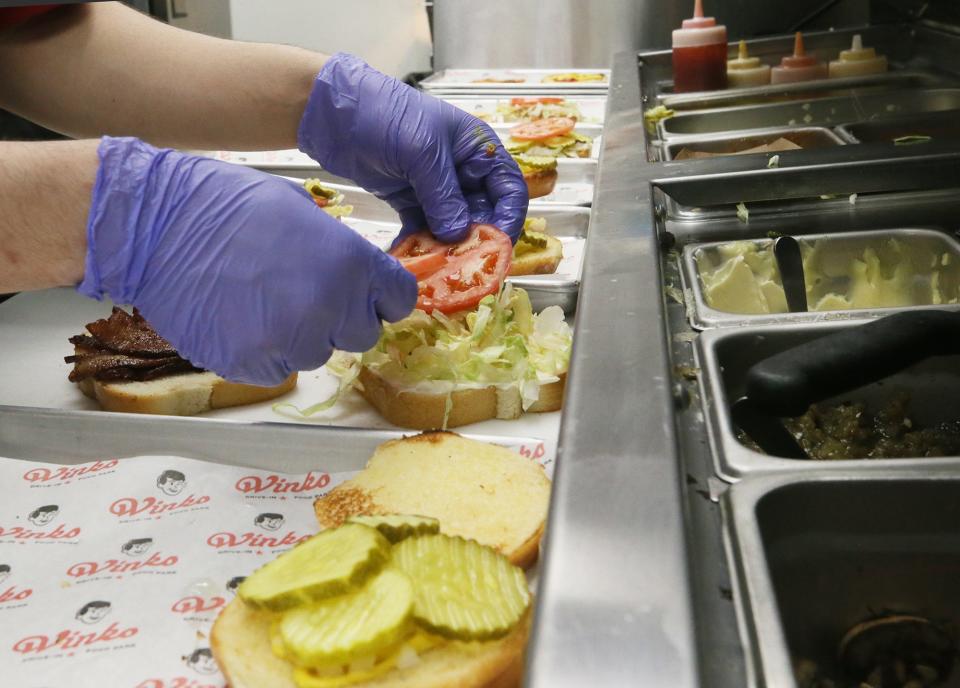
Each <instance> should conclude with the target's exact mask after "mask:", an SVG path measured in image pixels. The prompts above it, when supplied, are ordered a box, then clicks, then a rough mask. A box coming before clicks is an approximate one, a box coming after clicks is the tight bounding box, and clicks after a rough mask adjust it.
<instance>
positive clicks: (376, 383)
mask: <svg viewBox="0 0 960 688" xmlns="http://www.w3.org/2000/svg"><path fill="white" fill-rule="evenodd" d="M566 379H567V376H566V373H564V374H563V375H561V376H560V379H559V380H558V381H557V382H552V383H550V384H547V385H543V386H542V387H541V388H540V398H539V399H538V400H537V401H536V402H535V403H534V404H533V406H531V407H530V408H528V409H527V411H526V412H527V413H545V412H547V411H557V410H559V408H560V407H561V406H562V405H563V392H564V387H565V386H566ZM358 380H359V381H360V385H362V386H358V387H357V391H358V392H360V394H361V395H362V396H363V398H364V399H366V400H367V401H368V402H370V404H371V405H372V406H373V407H374V408H375V409H377V411H379V412H380V415H381V416H383V417H384V418H386V419H387V420H388V421H389V422H391V423H393V424H394V425H398V426H400V427H401V428H412V429H414V430H439V429H446V428H456V427H460V426H461V425H467V424H469V423H479V422H480V421H484V420H490V419H492V418H501V419H504V420H512V419H515V418H519V417H520V416H521V415H522V414H523V413H524V411H523V404H522V400H521V397H520V391H519V390H518V389H516V388H508V389H499V388H497V387H494V386H490V387H480V388H477V389H461V390H456V391H454V392H452V393H451V394H449V395H447V394H426V393H423V392H412V391H409V390H405V389H403V388H401V387H398V386H396V385H394V384H392V383H391V382H390V381H389V380H386V379H384V378H383V377H382V376H381V375H379V374H378V373H376V372H375V371H373V370H371V369H370V368H367V367H366V366H364V367H363V368H362V369H361V370H360V375H359V377H358ZM448 398H449V401H450V409H449V412H448V411H447V400H448Z"/></svg>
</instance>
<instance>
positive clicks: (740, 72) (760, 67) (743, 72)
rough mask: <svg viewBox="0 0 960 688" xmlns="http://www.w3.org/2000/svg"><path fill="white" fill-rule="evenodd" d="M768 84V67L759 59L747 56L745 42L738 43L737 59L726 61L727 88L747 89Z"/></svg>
mask: <svg viewBox="0 0 960 688" xmlns="http://www.w3.org/2000/svg"><path fill="white" fill-rule="evenodd" d="M769 83H770V66H769V65H765V64H763V63H762V62H760V58H759V57H750V56H749V55H748V54H747V42H746V41H740V47H739V48H738V54H737V57H736V58H735V59H733V60H727V87H728V88H747V87H748V86H766V85H767V84H769Z"/></svg>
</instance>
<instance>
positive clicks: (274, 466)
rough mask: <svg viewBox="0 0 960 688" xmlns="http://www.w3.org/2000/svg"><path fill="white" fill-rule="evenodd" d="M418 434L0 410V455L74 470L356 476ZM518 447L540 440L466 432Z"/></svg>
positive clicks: (132, 415) (165, 417)
mask: <svg viewBox="0 0 960 688" xmlns="http://www.w3.org/2000/svg"><path fill="white" fill-rule="evenodd" d="M414 434H416V431H413V430H409V431H405V432H401V431H395V430H393V431H391V430H368V429H358V428H335V427H321V428H318V427H310V426H307V425H300V424H296V423H240V422H236V421H225V420H211V419H207V418H173V417H169V416H143V415H136V414H125V413H104V412H86V411H73V412H71V411H62V410H52V409H37V408H25V407H21V408H17V407H9V406H6V407H0V456H3V457H7V458H13V459H23V460H32V461H43V462H47V463H61V464H77V463H83V462H85V461H93V460H96V459H102V458H104V457H105V456H110V457H114V458H122V457H128V456H146V455H151V454H171V455H176V456H186V457H190V458H194V459H201V460H204V461H209V462H211V463H218V464H222V465H226V466H244V467H247V468H256V469H262V470H274V471H278V472H283V473H298V472H305V471H309V470H316V469H317V467H318V466H321V467H323V469H324V470H326V471H330V472H335V471H356V470H360V469H361V468H363V467H364V466H365V465H366V463H367V460H368V459H369V458H370V457H371V456H372V455H373V451H374V450H375V449H376V447H377V446H378V445H379V444H381V443H382V442H386V441H387V440H391V439H396V438H398V437H404V436H409V435H414ZM463 434H464V435H465V436H467V437H472V438H473V439H477V440H481V441H484V442H491V443H493V444H501V445H507V446H515V447H530V448H534V447H536V446H537V445H538V444H539V443H540V442H541V440H539V439H535V438H524V437H515V438H514V437H511V438H509V439H505V438H503V437H497V436H491V435H484V434H474V433H463Z"/></svg>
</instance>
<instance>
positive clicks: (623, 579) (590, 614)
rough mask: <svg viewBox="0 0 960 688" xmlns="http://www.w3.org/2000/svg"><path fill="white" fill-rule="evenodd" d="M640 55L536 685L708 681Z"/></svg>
mask: <svg viewBox="0 0 960 688" xmlns="http://www.w3.org/2000/svg"><path fill="white" fill-rule="evenodd" d="M646 167H647V164H646V152H645V150H644V133H643V116H642V104H641V99H640V84H639V79H638V69H637V55H636V53H621V54H618V55H617V56H616V58H615V61H614V69H613V77H612V79H611V84H610V92H609V99H608V105H607V117H606V128H605V132H604V141H603V149H602V152H601V164H600V169H599V172H598V175H599V176H598V180H597V186H596V189H595V197H594V205H593V217H592V219H591V228H590V230H589V231H590V240H589V241H588V242H587V252H586V258H585V265H584V279H583V284H582V287H581V295H580V303H579V307H578V312H577V326H576V338H575V341H574V347H573V356H572V365H571V373H570V380H569V382H568V385H569V387H568V388H569V392H568V396H567V400H566V403H565V408H564V411H563V417H562V424H561V430H560V448H559V457H562V459H561V460H559V461H558V464H557V471H556V475H555V482H554V487H553V498H552V504H551V512H550V520H549V523H548V526H547V531H546V539H545V543H544V554H545V556H544V563H543V565H544V568H543V575H542V579H541V585H540V597H539V600H538V606H537V612H536V621H535V627H534V633H533V639H532V642H531V646H530V648H529V651H528V658H527V685H528V686H530V687H532V688H562V687H564V686H571V687H573V686H576V687H578V688H579V687H581V686H628V685H629V686H634V685H639V684H640V683H641V682H642V684H643V685H657V686H671V688H688V687H693V686H697V685H699V680H698V664H697V653H696V645H695V643H696V640H695V632H694V617H693V611H694V610H693V603H692V597H691V582H690V571H689V567H688V552H687V543H686V533H685V527H684V507H683V501H682V488H681V476H680V466H679V463H678V460H677V448H676V440H675V435H674V433H675V431H674V422H673V415H672V404H673V400H672V395H671V384H670V376H669V374H668V353H667V343H666V340H665V333H664V329H663V326H662V323H663V321H664V307H663V302H662V295H661V293H660V291H661V290H660V288H659V283H660V266H659V248H658V245H657V239H656V231H655V227H654V225H653V215H652V211H651V208H652V205H653V203H652V193H653V192H652V187H651V185H650V180H649V178H648V177H647V175H648V174H649V173H648V171H647V170H645V169H644V168H646Z"/></svg>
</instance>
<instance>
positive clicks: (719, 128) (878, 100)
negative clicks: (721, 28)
mask: <svg viewBox="0 0 960 688" xmlns="http://www.w3.org/2000/svg"><path fill="white" fill-rule="evenodd" d="M958 108H960V89H956V88H940V89H915V90H903V91H896V92H890V93H867V94H862V95H861V94H858V95H854V96H844V97H839V98H819V99H815V100H808V101H805V102H800V101H798V102H789V103H771V104H764V105H742V106H739V107H728V108H715V109H710V110H697V111H692V112H680V113H677V114H676V115H674V116H673V117H668V118H667V119H663V120H660V122H659V124H658V128H659V132H660V138H662V139H668V138H673V137H677V138H679V137H688V136H700V135H702V134H712V133H717V132H730V131H748V130H752V129H763V128H765V127H797V126H800V127H802V126H833V125H837V124H843V123H849V122H861V121H871V120H874V119H880V118H882V117H892V116H898V115H904V114H912V113H922V112H938V111H941V110H956V109H958Z"/></svg>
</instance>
